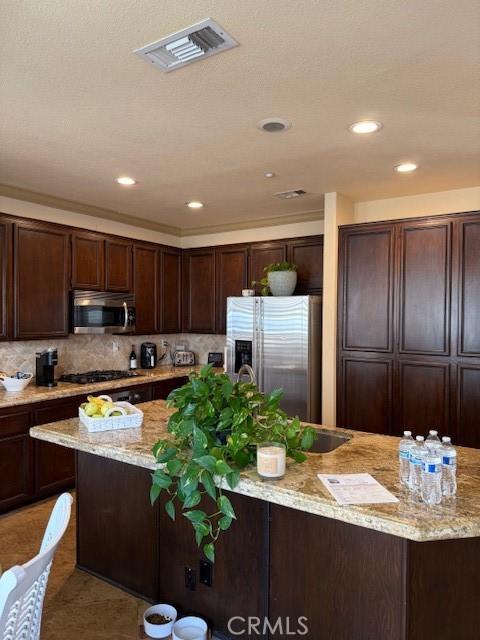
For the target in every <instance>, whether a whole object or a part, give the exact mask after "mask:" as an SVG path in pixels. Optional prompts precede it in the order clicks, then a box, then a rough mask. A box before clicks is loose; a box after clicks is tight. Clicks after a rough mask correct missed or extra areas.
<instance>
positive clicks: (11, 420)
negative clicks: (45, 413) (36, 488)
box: [0, 408, 33, 513]
mask: <svg viewBox="0 0 480 640" xmlns="http://www.w3.org/2000/svg"><path fill="white" fill-rule="evenodd" d="M30 426H31V424H30V412H29V411H28V410H25V409H15V408H11V409H9V408H8V409H3V410H2V412H1V413H0V513H2V512H3V511H6V510H7V509H11V508H13V507H17V506H20V505H21V504H24V503H25V502H27V501H28V500H29V499H31V498H32V496H33V482H32V468H33V464H32V441H31V439H30V437H29V435H28V430H29V428H30Z"/></svg>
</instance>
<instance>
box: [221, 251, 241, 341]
mask: <svg viewBox="0 0 480 640" xmlns="http://www.w3.org/2000/svg"><path fill="white" fill-rule="evenodd" d="M215 273H216V286H215V292H216V305H215V306H216V310H217V324H216V331H217V333H225V332H226V329H227V326H226V324H227V323H226V319H227V298H228V297H229V296H241V295H242V289H246V288H247V284H248V279H247V276H248V247H246V246H241V245H232V246H230V247H219V248H218V249H217V250H216V256H215Z"/></svg>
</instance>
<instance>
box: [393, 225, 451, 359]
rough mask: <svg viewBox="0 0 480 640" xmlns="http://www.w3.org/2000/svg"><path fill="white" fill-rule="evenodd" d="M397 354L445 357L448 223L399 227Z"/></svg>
mask: <svg viewBox="0 0 480 640" xmlns="http://www.w3.org/2000/svg"><path fill="white" fill-rule="evenodd" d="M399 252H400V300H399V310H400V334H399V341H400V342H399V351H400V353H422V354H435V355H440V354H442V355H448V353H449V349H450V313H449V312H450V276H451V259H450V255H451V222H450V221H444V222H434V221H431V220H430V221H428V222H423V221H416V222H410V223H405V224H402V225H400V247H399Z"/></svg>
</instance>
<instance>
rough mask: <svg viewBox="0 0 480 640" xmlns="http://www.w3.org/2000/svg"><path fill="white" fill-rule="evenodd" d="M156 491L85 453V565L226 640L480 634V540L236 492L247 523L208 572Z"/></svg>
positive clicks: (232, 533)
mask: <svg viewBox="0 0 480 640" xmlns="http://www.w3.org/2000/svg"><path fill="white" fill-rule="evenodd" d="M149 489H150V472H149V471H148V470H147V469H141V468H138V467H134V466H131V465H127V464H124V463H121V462H116V461H113V460H108V459H105V458H101V457H97V456H94V455H91V454H87V453H81V452H78V453H77V496H78V550H77V553H78V556H77V559H78V565H79V567H80V568H83V569H86V570H87V571H89V572H91V573H94V574H95V575H98V576H100V577H102V578H105V579H106V580H108V581H110V582H113V583H114V584H117V585H118V586H120V587H123V588H124V589H126V590H128V591H130V592H133V593H135V594H138V595H141V596H143V597H145V598H147V599H149V600H151V601H156V602H170V603H172V604H173V605H174V606H176V607H177V609H178V610H179V612H180V614H182V615H183V614H190V613H191V614H197V615H200V616H201V617H203V618H205V619H206V620H208V622H209V624H210V625H211V626H212V627H213V629H214V630H215V631H216V633H217V634H218V635H219V637H221V638H229V639H232V640H233V639H234V638H244V639H245V640H246V639H247V638H248V639H252V638H262V639H263V640H267V639H270V640H288V638H290V637H297V636H298V637H306V638H308V639H309V640H425V638H439V639H441V640H476V638H477V637H478V628H479V625H480V611H479V608H478V606H476V601H477V600H478V594H479V593H480V538H469V539H463V540H462V539H460V540H445V541H439V542H412V541H409V540H405V539H403V538H399V537H396V536H392V535H388V534H384V533H380V532H377V531H372V530H370V529H366V528H364V527H357V526H354V525H351V524H346V523H343V522H340V521H338V520H331V519H329V518H323V517H321V516H316V515H312V514H308V513H304V512H303V511H297V510H295V509H291V508H287V507H281V506H278V505H274V504H270V503H268V502H265V501H262V500H258V499H256V498H249V497H246V496H240V495H237V494H232V493H229V497H230V499H231V500H232V503H233V505H234V508H235V511H236V514H237V520H236V521H235V522H234V523H233V524H232V526H231V528H230V529H229V530H228V531H226V532H224V533H223V535H222V536H221V538H220V540H219V541H218V543H217V546H216V559H215V563H214V564H213V565H211V564H210V563H208V562H207V563H206V565H203V568H202V564H201V563H202V561H205V558H204V557H203V556H202V553H201V551H200V550H199V549H198V548H197V546H196V544H195V542H194V539H193V533H192V528H191V525H190V523H189V522H188V521H187V520H186V519H185V518H183V517H182V516H181V515H179V514H177V517H176V519H175V521H172V520H170V518H169V517H168V516H167V515H166V513H165V511H164V509H163V502H164V501H162V504H158V503H157V504H155V506H154V507H152V506H151V505H150V502H149ZM208 581H211V585H210V586H209V585H208V584H206V583H205V582H208ZM249 625H250V627H249ZM252 625H253V626H252ZM249 628H250V631H249ZM306 629H308V631H307V632H305V630H306ZM300 632H302V633H300ZM295 633H296V635H295Z"/></svg>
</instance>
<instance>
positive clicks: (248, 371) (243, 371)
mask: <svg viewBox="0 0 480 640" xmlns="http://www.w3.org/2000/svg"><path fill="white" fill-rule="evenodd" d="M245 375H247V376H248V377H249V378H250V382H251V383H252V384H257V376H256V375H255V371H254V370H253V369H252V367H251V366H250V365H249V364H242V366H241V367H240V369H239V370H238V373H237V382H240V381H241V378H242V376H245Z"/></svg>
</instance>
